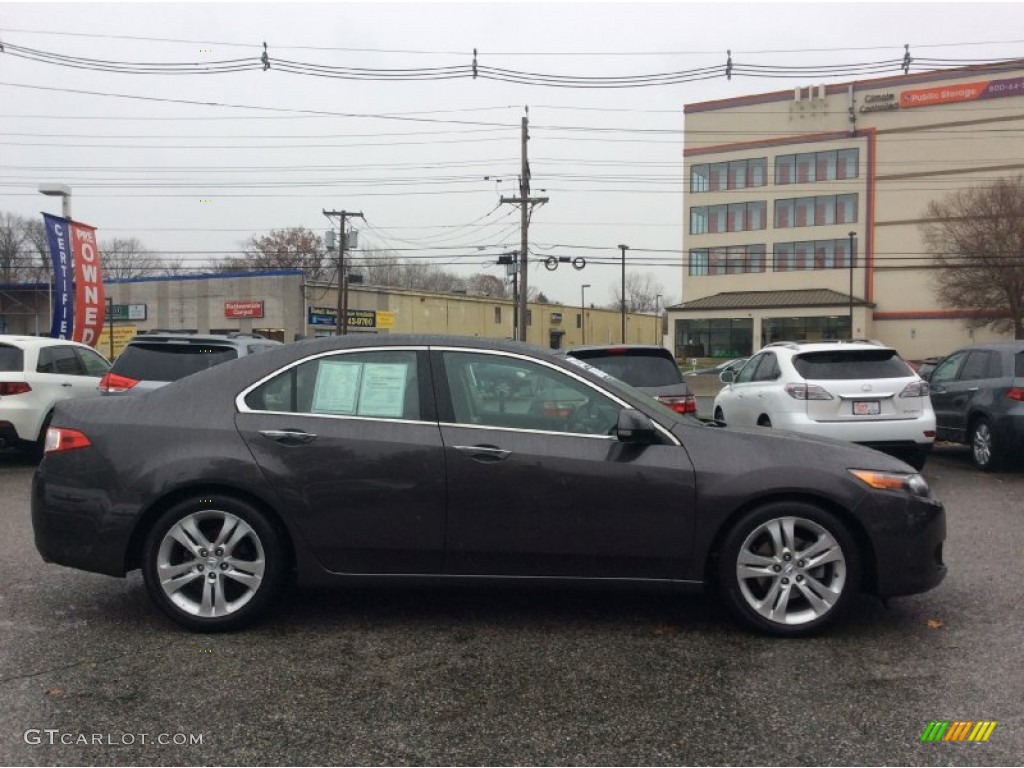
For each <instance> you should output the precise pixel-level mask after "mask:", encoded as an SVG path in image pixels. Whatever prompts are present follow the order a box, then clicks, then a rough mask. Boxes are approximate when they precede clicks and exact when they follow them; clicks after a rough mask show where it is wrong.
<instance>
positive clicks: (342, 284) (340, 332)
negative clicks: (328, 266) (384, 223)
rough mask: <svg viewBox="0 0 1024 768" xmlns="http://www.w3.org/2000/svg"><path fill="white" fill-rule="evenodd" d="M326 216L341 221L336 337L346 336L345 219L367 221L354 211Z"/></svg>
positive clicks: (338, 212) (332, 212) (328, 212)
mask: <svg viewBox="0 0 1024 768" xmlns="http://www.w3.org/2000/svg"><path fill="white" fill-rule="evenodd" d="M323 213H324V216H326V217H327V218H328V219H330V218H331V217H332V216H337V217H338V219H339V222H338V223H339V227H340V232H339V233H338V234H339V237H338V320H337V322H336V323H335V325H334V333H335V335H336V336H344V335H346V334H347V333H348V275H347V274H346V271H345V245H346V243H345V219H347V218H349V217H353V218H360V219H362V220H363V221H366V217H365V216H363V214H362V213H361V212H353V211H328V210H326V209H325V210H324V212H323Z"/></svg>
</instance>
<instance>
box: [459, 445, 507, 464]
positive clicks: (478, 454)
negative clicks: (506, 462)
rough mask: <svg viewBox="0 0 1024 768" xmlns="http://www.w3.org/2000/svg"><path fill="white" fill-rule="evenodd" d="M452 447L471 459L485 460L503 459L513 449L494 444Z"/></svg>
mask: <svg viewBox="0 0 1024 768" xmlns="http://www.w3.org/2000/svg"><path fill="white" fill-rule="evenodd" d="M452 447H453V448H454V449H455V450H456V451H459V452H460V453H465V454H466V455H468V456H469V457H470V458H471V459H475V460H477V461H485V462H494V461H501V460H502V459H505V458H508V456H509V455H510V454H511V453H512V451H506V450H505V449H504V448H498V447H497V446H493V445H455V446H452Z"/></svg>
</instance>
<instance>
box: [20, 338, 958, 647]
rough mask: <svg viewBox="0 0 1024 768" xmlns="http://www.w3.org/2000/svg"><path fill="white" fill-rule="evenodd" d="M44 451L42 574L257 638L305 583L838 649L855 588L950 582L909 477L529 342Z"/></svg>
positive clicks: (928, 508) (298, 378)
mask: <svg viewBox="0 0 1024 768" xmlns="http://www.w3.org/2000/svg"><path fill="white" fill-rule="evenodd" d="M499 369H507V372H508V375H507V376H503V375H499V374H501V371H500V370H499ZM520 372H522V375H521V374H520ZM502 378H507V379H508V380H511V381H516V382H518V383H519V385H520V386H518V387H517V388H516V393H515V394H514V395H512V396H510V398H508V399H507V400H506V401H504V402H503V401H502V400H501V399H500V398H498V397H493V396H491V394H490V392H491V385H490V384H489V383H485V382H487V381H493V380H500V379H502ZM538 402H539V403H541V407H535V404H536V403H538ZM544 403H554V404H556V405H555V406H554V407H545V406H544ZM46 449H47V453H46V456H45V458H44V459H43V461H42V463H41V464H40V466H39V468H38V470H37V471H36V474H35V476H34V479H33V491H32V523H33V526H34V531H35V541H36V546H37V548H38V550H39V552H40V553H41V554H42V556H43V558H44V559H45V560H47V561H49V562H53V563H60V564H62V565H67V566H72V567H75V568H80V569H83V570H87V571H94V572H98V573H104V574H109V575H112V576H123V575H124V574H125V573H126V572H127V571H130V570H132V569H136V568H141V570H142V574H143V578H144V581H145V585H146V588H147V590H148V592H149V594H150V596H151V598H152V599H153V601H154V602H155V603H156V605H157V606H159V608H160V609H162V610H163V611H164V612H165V613H166V614H167V615H168V616H170V617H171V618H172V619H173V620H175V621H177V622H179V623H180V624H182V625H184V626H186V627H188V628H190V629H194V630H200V631H217V630H226V629H233V628H237V627H240V626H242V625H244V624H245V623H247V622H249V621H251V620H253V619H254V618H256V617H257V615H259V614H260V613H261V612H262V611H264V609H266V608H267V607H268V605H269V604H270V603H271V601H272V600H273V598H274V596H275V595H276V593H277V591H278V589H279V587H280V586H281V584H282V583H283V582H284V581H285V579H286V578H287V577H288V576H289V574H290V573H295V574H296V575H297V577H298V579H299V581H300V582H301V583H307V584H330V583H335V584H342V585H344V584H368V583H376V584H392V585H397V584H402V583H406V582H409V581H426V582H428V583H432V584H438V583H453V582H459V581H465V582H470V583H474V584H481V583H486V582H489V581H509V582H515V583H523V581H524V580H526V581H529V582H530V583H533V584H548V585H551V586H557V585H565V584H569V583H594V584H617V585H634V586H637V587H640V586H658V587H675V588H679V589H694V588H700V587H704V586H709V587H714V588H716V589H717V590H718V591H719V593H720V595H721V596H722V599H723V600H724V601H725V602H726V603H727V604H728V605H729V606H730V607H731V609H732V610H733V611H734V612H735V613H736V615H737V616H738V617H739V618H741V619H742V620H744V621H745V622H747V623H748V624H749V625H751V626H752V627H756V628H757V629H760V630H763V631H766V632H770V633H775V634H779V635H797V634H804V633H808V632H812V631H815V630H817V629H820V628H821V627H823V626H824V625H826V624H827V623H828V622H830V621H831V620H832V619H833V618H834V617H835V616H836V615H837V614H838V613H840V612H841V611H842V609H843V608H844V606H845V605H846V604H847V603H848V601H849V599H850V596H851V594H853V593H855V592H857V591H859V590H865V591H868V592H871V593H874V594H877V595H882V596H895V595H905V594H911V593H916V592H922V591H925V590H928V589H930V588H931V587H934V586H935V585H936V584H938V583H939V582H940V581H941V580H942V578H943V576H944V575H945V565H944V564H943V562H942V544H943V540H944V538H945V512H944V510H943V507H942V504H941V503H940V502H939V501H938V500H937V499H936V498H935V497H934V496H933V495H932V493H931V491H930V490H929V488H928V485H927V483H926V482H925V481H924V479H923V478H922V477H921V476H920V475H919V474H917V473H916V472H915V471H914V470H913V469H912V468H911V467H910V466H908V465H907V464H904V463H903V462H901V461H898V460H896V459H894V458H892V457H889V456H886V455H884V454H882V453H879V452H877V451H871V450H867V449H865V448H862V447H860V446H856V445H852V444H849V443H841V442H836V441H829V440H814V439H810V438H805V437H801V436H798V435H792V434H787V433H782V432H778V431H774V430H740V429H723V428H721V427H719V426H717V425H715V424H705V423H703V422H701V421H698V420H697V419H695V418H693V417H692V416H686V415H681V414H678V413H676V412H675V411H673V410H672V409H670V408H667V407H665V406H663V405H661V404H660V403H658V402H657V401H655V400H653V399H652V398H650V397H648V396H647V395H645V394H643V393H642V392H640V391H638V390H636V389H634V388H632V387H630V386H629V385H627V384H624V383H622V382H621V381H619V380H618V379H615V378H613V377H611V376H609V375H608V374H607V373H605V372H604V371H601V370H599V369H597V368H594V367H593V366H590V365H589V364H588V363H586V362H584V361H583V360H579V359H577V358H573V357H567V356H561V355H555V354H553V353H551V352H550V351H548V350H544V349H541V348H539V347H533V346H528V345H525V344H519V343H515V342H503V341H488V340H484V339H479V338H471V339H462V338H457V337H437V336H435V337H425V336H397V335H396V336H386V337H376V336H373V337H367V336H344V337H335V338H330V339H318V340H313V341H303V342H299V343H296V344H289V345H285V346H282V347H280V348H277V349H274V350H271V351H269V352H265V353H262V354H259V355H249V356H246V357H244V358H242V359H239V360H236V361H234V362H230V363H226V364H224V365H219V366H215V367H214V368H211V369H209V370H206V371H202V372H199V373H196V374H194V375H192V376H189V377H187V378H184V379H181V380H179V381H177V382H174V383H172V384H169V385H168V386H166V387H163V388H161V389H159V390H156V391H154V392H152V393H150V394H149V395H147V396H146V397H145V398H94V399H93V400H91V401H86V400H82V401H77V402H74V403H66V404H63V403H62V404H61V405H60V406H58V408H57V411H56V413H55V414H54V418H53V422H52V424H51V425H50V429H49V431H48V433H47V438H46Z"/></svg>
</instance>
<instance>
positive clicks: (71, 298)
mask: <svg viewBox="0 0 1024 768" xmlns="http://www.w3.org/2000/svg"><path fill="white" fill-rule="evenodd" d="M43 224H44V226H45V228H46V240H47V242H48V243H49V245H50V260H51V262H52V263H53V320H52V323H51V325H50V336H51V337H53V338H55V339H70V338H71V334H72V332H73V331H74V329H75V293H74V284H73V283H74V280H73V276H74V272H73V271H72V262H71V222H70V221H68V220H67V219H65V218H63V217H61V216H52V215H50V214H49V213H44V214H43Z"/></svg>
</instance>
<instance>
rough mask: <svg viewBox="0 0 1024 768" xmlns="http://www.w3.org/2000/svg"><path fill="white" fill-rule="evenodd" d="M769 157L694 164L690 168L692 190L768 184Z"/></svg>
mask: <svg viewBox="0 0 1024 768" xmlns="http://www.w3.org/2000/svg"><path fill="white" fill-rule="evenodd" d="M767 176H768V158H766V157H756V158H750V159H747V160H732V161H730V162H728V163H711V164H703V165H694V166H691V168H690V191H691V192H720V191H722V190H726V189H747V188H749V187H763V186H765V184H767Z"/></svg>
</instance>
